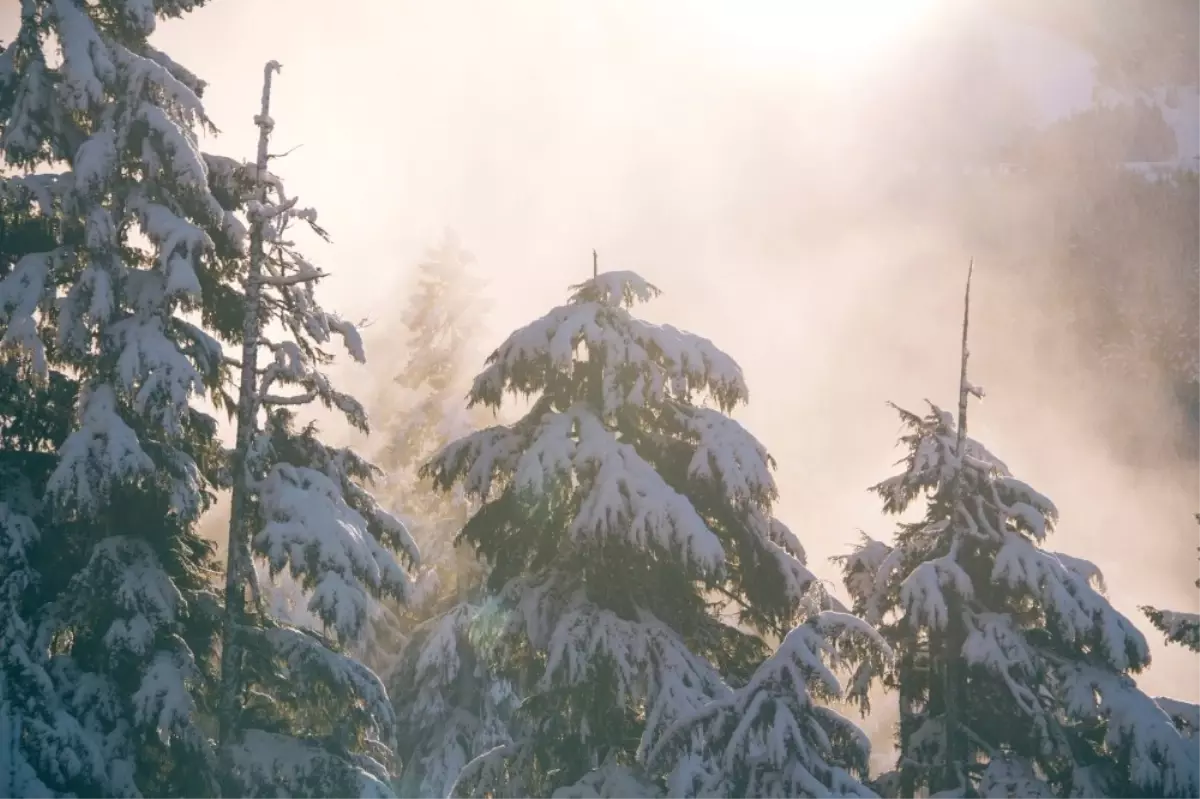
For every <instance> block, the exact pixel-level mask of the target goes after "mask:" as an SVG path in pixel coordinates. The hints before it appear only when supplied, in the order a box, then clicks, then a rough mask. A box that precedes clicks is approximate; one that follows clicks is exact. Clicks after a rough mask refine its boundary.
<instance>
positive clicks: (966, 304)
mask: <svg viewBox="0 0 1200 799" xmlns="http://www.w3.org/2000/svg"><path fill="white" fill-rule="evenodd" d="M974 273H975V259H974V258H972V259H971V261H970V263H968V264H967V287H966V290H965V291H964V292H963V321H962V367H961V371H960V372H959V378H958V446H957V448H956V451H957V452H960V453H961V452H962V449H963V442H964V441H965V440H966V437H967V397H968V396H970V395H972V394H973V395H975V396H976V397H978V398H980V399H982V398H983V389H981V388H979V387H978V386H974V385H972V384H971V382H970V381H969V380H968V379H967V359H968V358H969V357H970V354H971V353H970V349H969V348H968V346H967V333H968V330H969V328H970V323H971V276H972V275H973V274H974Z"/></svg>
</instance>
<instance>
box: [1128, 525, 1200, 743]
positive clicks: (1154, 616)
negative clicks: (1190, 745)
mask: <svg viewBox="0 0 1200 799" xmlns="http://www.w3.org/2000/svg"><path fill="white" fill-rule="evenodd" d="M1196 521H1198V522H1200V514H1196ZM1196 587H1197V588H1200V579H1197V580H1196ZM1141 611H1142V612H1143V613H1145V614H1146V616H1147V617H1148V618H1149V619H1150V623H1151V624H1153V625H1154V626H1155V628H1156V629H1158V630H1159V631H1160V632H1162V633H1163V635H1165V636H1166V637H1167V642H1168V643H1172V644H1182V645H1183V646H1186V647H1187V648H1188V649H1190V650H1192V651H1193V652H1200V615H1197V614H1195V613H1183V612H1181V611H1177V610H1159V609H1158V608H1154V607H1150V606H1149V605H1143V606H1142V607H1141ZM1154 701H1155V702H1157V703H1158V705H1159V707H1161V708H1162V709H1163V710H1165V711H1166V712H1167V713H1168V714H1169V715H1170V716H1171V719H1172V720H1173V721H1174V722H1175V726H1176V727H1178V728H1179V731H1180V732H1182V733H1183V734H1184V735H1186V736H1187V737H1188V738H1192V739H1195V738H1196V734H1197V732H1200V705H1197V704H1195V703H1194V702H1185V701H1183V700H1181V699H1173V698H1171V697H1167V696H1159V697H1155V699H1154Z"/></svg>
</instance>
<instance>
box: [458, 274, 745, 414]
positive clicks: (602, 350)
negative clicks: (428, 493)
mask: <svg viewBox="0 0 1200 799" xmlns="http://www.w3.org/2000/svg"><path fill="white" fill-rule="evenodd" d="M597 281H599V282H597ZM620 287H624V288H620ZM625 290H628V291H629V292H632V293H634V294H637V293H638V292H640V291H642V290H643V287H642V281H641V279H640V278H637V277H636V276H634V275H632V273H605V274H604V275H601V276H599V277H597V278H596V279H595V281H588V282H587V283H584V284H581V286H580V287H579V288H578V290H577V291H576V294H575V296H574V298H573V300H572V302H571V303H570V304H568V305H564V306H560V307H558V308H555V309H553V310H552V311H550V312H549V313H548V314H546V315H545V316H543V317H542V318H540V319H538V320H536V321H534V322H532V323H531V324H529V325H526V326H525V327H523V328H521V329H519V330H517V331H515V332H514V333H512V334H511V335H510V336H509V337H508V339H507V340H506V341H505V342H504V343H503V344H501V345H500V347H499V348H498V349H497V350H496V351H495V352H494V353H492V355H491V356H490V357H489V359H488V363H489V366H488V368H487V369H485V370H484V371H483V372H482V373H481V374H480V375H479V376H478V377H477V378H476V379H475V384H474V386H473V388H472V390H471V399H472V402H482V403H484V404H487V405H489V406H498V405H499V404H500V401H501V396H502V394H503V393H504V392H505V391H509V392H512V393H514V394H526V395H528V394H531V393H534V392H536V391H539V390H541V388H542V387H544V386H546V385H552V384H554V383H555V382H556V380H555V378H554V375H556V374H566V375H568V376H569V375H570V374H571V373H572V372H573V370H574V369H575V368H577V367H575V366H574V363H575V354H576V350H577V349H578V348H579V347H580V346H581V345H586V348H587V351H588V358H589V361H590V360H591V359H592V358H596V357H602V359H603V364H604V368H603V392H602V393H603V396H604V398H605V400H604V401H605V410H606V411H608V410H611V409H613V408H615V407H617V406H618V405H621V404H637V405H645V404H650V403H654V404H660V403H662V402H663V401H664V400H665V399H666V398H667V397H673V398H675V399H679V400H685V401H686V400H688V399H690V397H691V396H692V395H693V394H695V393H700V392H705V393H707V394H708V395H709V396H710V397H712V398H713V399H714V400H715V401H716V402H717V404H718V405H719V407H720V408H721V409H722V410H728V409H730V408H732V407H733V406H734V405H736V404H738V403H741V402H745V401H746V399H747V398H748V395H749V392H748V390H747V388H746V383H745V380H744V378H743V377H742V371H741V368H740V367H739V366H738V365H737V363H736V362H734V360H733V359H732V358H730V357H729V356H728V355H726V354H725V353H723V352H721V351H720V350H719V349H717V348H716V347H715V346H714V345H713V343H712V342H711V341H709V340H708V339H706V338H702V337H700V336H696V335H694V334H691V333H686V332H684V331H681V330H678V329H676V328H674V327H671V326H670V325H653V324H650V323H648V322H643V321H641V320H639V319H635V318H634V317H633V316H632V315H630V313H629V311H628V310H626V309H625V308H623V307H620V306H614V305H612V304H609V303H608V302H605V301H601V300H600V299H588V298H591V297H602V298H609V299H611V297H612V295H613V293H614V292H618V291H621V292H623V291H625Z"/></svg>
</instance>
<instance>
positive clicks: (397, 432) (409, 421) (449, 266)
mask: <svg viewBox="0 0 1200 799" xmlns="http://www.w3.org/2000/svg"><path fill="white" fill-rule="evenodd" d="M474 260H475V259H474V256H472V255H471V254H470V253H469V252H467V251H466V250H464V249H463V248H462V246H461V244H460V243H459V240H458V237H457V236H456V235H455V234H454V233H453V232H452V231H446V232H445V233H444V234H443V237H442V240H441V242H439V244H438V246H437V247H435V248H432V249H430V250H429V252H427V253H426V256H425V258H424V260H423V261H422V262H421V263H420V264H419V265H418V266H417V274H416V277H415V280H414V281H413V287H412V290H411V291H410V292H408V305H407V307H406V308H405V310H404V313H403V314H402V315H401V317H400V322H401V325H402V328H403V335H405V337H406V344H407V354H408V357H407V360H406V362H405V364H404V366H403V368H402V369H401V370H400V371H399V372H398V373H397V374H396V376H395V378H394V379H393V380H392V381H391V383H390V385H388V386H385V387H384V388H383V390H382V391H381V392H380V394H379V396H378V397H377V400H376V405H377V406H378V408H379V409H380V412H379V414H378V418H379V419H380V423H379V424H378V425H376V429H377V432H378V436H379V438H380V440H381V441H382V442H383V444H382V446H381V447H380V450H379V454H378V456H377V460H378V462H379V464H380V466H381V468H383V470H384V472H385V474H386V482H385V486H384V488H385V490H387V491H388V493H389V494H390V496H391V498H392V499H393V501H395V502H397V503H400V504H402V506H403V507H404V509H405V512H406V513H407V515H408V517H409V518H410V519H411V527H412V532H413V536H414V538H415V539H416V541H417V544H418V545H419V546H420V547H421V553H422V563H423V572H422V579H421V582H420V583H419V584H418V589H417V593H418V595H419V600H420V601H419V605H421V606H422V607H421V608H420V610H419V613H418V616H417V617H416V618H418V619H424V618H429V617H431V616H434V615H437V613H438V612H439V611H442V610H446V609H447V608H448V606H450V605H452V604H453V603H455V602H458V601H462V600H464V599H466V598H467V596H468V595H469V594H471V593H472V590H473V589H474V588H477V587H478V584H479V583H480V582H481V580H482V570H481V564H479V562H478V561H477V560H476V558H475V557H474V554H473V553H472V552H470V550H469V549H466V548H457V547H455V546H454V537H455V536H456V535H457V533H458V531H459V530H461V529H462V527H463V525H464V524H466V521H467V519H468V518H469V517H470V514H471V512H472V510H473V509H474V508H473V506H472V503H471V502H470V500H468V498H467V497H466V496H465V495H464V494H463V493H462V492H461V491H458V492H449V493H443V492H439V491H435V490H433V487H432V485H431V483H430V481H428V480H422V479H420V478H419V477H418V475H417V471H418V469H419V468H420V466H421V465H422V464H424V463H425V462H426V461H427V460H428V459H429V458H430V457H432V456H433V455H434V454H435V453H436V452H438V451H439V450H440V449H442V447H444V446H445V445H446V444H448V443H450V442H451V441H452V440H454V439H456V438H458V437H459V436H462V435H466V434H467V433H470V432H471V431H473V430H477V429H479V428H480V427H482V426H484V424H485V423H486V419H485V416H484V414H483V413H481V412H480V409H474V410H468V409H465V407H464V406H465V402H464V396H465V395H466V393H467V391H468V390H469V389H470V385H471V381H470V373H469V372H468V371H467V365H468V363H469V362H470V361H472V360H473V359H474V357H475V349H476V347H475V341H476V338H477V336H478V334H479V330H480V327H479V325H480V318H481V314H482V313H483V311H484V310H485V307H484V303H483V301H482V298H480V297H479V295H478V292H477V290H476V288H475V284H476V280H477V277H476V276H475V275H474V274H472V272H471V268H470V267H471V265H472V264H473V263H474ZM388 335H389V337H391V338H394V337H395V336H396V335H397V332H396V331H388ZM411 610H413V611H417V610H418V609H417V608H416V607H413V608H411Z"/></svg>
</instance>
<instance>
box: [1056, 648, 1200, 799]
mask: <svg viewBox="0 0 1200 799" xmlns="http://www.w3.org/2000/svg"><path fill="white" fill-rule="evenodd" d="M1059 677H1060V679H1061V680H1062V691H1063V693H1062V697H1063V700H1064V702H1065V704H1066V707H1067V709H1068V711H1069V712H1070V713H1072V714H1073V715H1075V716H1076V717H1077V718H1080V719H1087V718H1090V717H1094V716H1096V715H1100V716H1102V717H1104V718H1105V719H1106V721H1107V722H1108V736H1107V738H1106V741H1105V743H1106V744H1107V745H1108V746H1110V747H1113V748H1117V747H1121V748H1122V750H1123V751H1124V752H1125V753H1126V756H1127V757H1128V758H1129V761H1130V773H1131V774H1130V775H1131V777H1132V779H1133V780H1134V783H1135V784H1137V785H1140V786H1143V787H1146V788H1152V789H1158V790H1161V791H1162V792H1163V793H1164V794H1166V795H1170V796H1194V795H1195V794H1196V793H1197V792H1198V791H1200V751H1197V749H1196V746H1195V744H1194V743H1193V742H1192V741H1190V740H1188V739H1187V738H1185V737H1183V736H1182V735H1180V734H1179V732H1178V730H1177V729H1176V727H1175V725H1174V723H1173V722H1172V721H1171V717H1170V716H1168V715H1167V713H1166V712H1165V711H1164V710H1163V709H1162V708H1161V707H1160V706H1159V705H1157V704H1155V702H1154V700H1153V699H1151V698H1150V697H1148V696H1146V695H1145V694H1143V693H1142V692H1141V691H1139V690H1138V689H1137V686H1136V685H1135V684H1134V682H1133V680H1132V679H1130V678H1129V677H1127V676H1125V675H1118V674H1113V673H1112V672H1110V671H1105V670H1101V669H1098V668H1095V667H1093V666H1089V665H1086V664H1082V663H1074V664H1070V665H1067V666H1064V667H1063V668H1062V669H1061V673H1060V675H1059Z"/></svg>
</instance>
